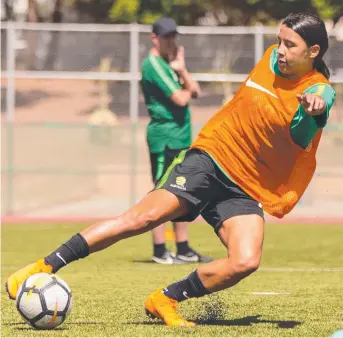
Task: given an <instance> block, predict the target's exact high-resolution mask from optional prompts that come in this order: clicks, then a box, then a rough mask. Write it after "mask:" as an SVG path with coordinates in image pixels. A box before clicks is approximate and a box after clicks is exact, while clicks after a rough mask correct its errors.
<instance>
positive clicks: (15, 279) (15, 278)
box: [5, 259, 52, 299]
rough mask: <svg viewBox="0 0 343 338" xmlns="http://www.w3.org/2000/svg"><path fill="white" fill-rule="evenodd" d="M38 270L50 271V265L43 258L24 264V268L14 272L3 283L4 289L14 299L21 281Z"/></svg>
mask: <svg viewBox="0 0 343 338" xmlns="http://www.w3.org/2000/svg"><path fill="white" fill-rule="evenodd" d="M39 272H46V273H51V272H52V266H51V265H46V264H45V263H44V259H40V260H38V261H37V262H36V263H33V264H29V265H26V266H25V267H24V268H22V269H20V270H18V271H16V272H14V273H13V274H12V275H11V276H9V278H8V279H7V282H6V284H5V287H6V291H7V293H8V295H9V297H10V298H11V299H16V297H17V293H18V290H19V288H20V286H21V284H23V282H24V281H25V280H26V279H27V278H28V277H30V276H32V275H34V274H35V273H39Z"/></svg>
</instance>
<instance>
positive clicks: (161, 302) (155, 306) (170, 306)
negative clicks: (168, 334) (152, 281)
mask: <svg viewBox="0 0 343 338" xmlns="http://www.w3.org/2000/svg"><path fill="white" fill-rule="evenodd" d="M162 291H163V289H158V290H156V291H154V292H153V293H152V294H151V295H150V296H149V297H148V298H147V299H146V301H145V312H146V314H147V315H148V316H149V317H151V318H159V319H162V320H163V321H164V322H165V324H166V325H168V326H186V327H194V326H195V323H193V322H188V321H187V320H185V319H183V318H182V317H181V316H180V315H179V314H178V313H177V312H176V309H177V306H178V304H179V303H178V302H177V301H176V300H174V299H172V298H169V297H167V296H166V295H165V294H164V293H163V292H162Z"/></svg>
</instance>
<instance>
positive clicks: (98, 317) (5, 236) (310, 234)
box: [1, 224, 343, 337]
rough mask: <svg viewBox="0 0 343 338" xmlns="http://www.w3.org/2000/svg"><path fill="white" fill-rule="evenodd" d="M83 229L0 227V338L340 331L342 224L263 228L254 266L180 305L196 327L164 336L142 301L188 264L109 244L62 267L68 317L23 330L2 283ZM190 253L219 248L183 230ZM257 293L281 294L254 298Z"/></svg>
mask: <svg viewBox="0 0 343 338" xmlns="http://www.w3.org/2000/svg"><path fill="white" fill-rule="evenodd" d="M84 226H85V225H84V224H79V225H75V224H74V225H73V224H41V225H2V228H1V231H2V250H1V253H2V261H1V264H2V271H1V277H2V282H1V285H2V286H1V300H2V319H1V323H2V333H1V336H16V337H19V336H21V337H61V336H63V337H85V336H93V337H95V336H96V337H109V336H131V337H132V336H147V337H150V336H152V337H153V336H155V337H156V336H198V337H199V336H206V337H210V336H212V337H213V336H217V337H218V336H223V337H224V336H226V337H229V336H240V337H242V336H249V337H251V336H258V337H276V336H278V337H280V336H282V337H295V336H297V337H323V336H331V334H332V333H333V332H335V331H336V330H338V329H340V328H343V322H342V318H343V316H342V315H343V226H339V225H272V224H270V225H267V227H266V235H265V243H264V254H263V261H262V266H261V269H260V270H259V271H257V272H256V273H255V274H254V275H252V276H250V277H248V278H247V279H246V280H244V281H242V282H241V283H240V284H238V285H237V286H235V287H233V288H232V289H229V290H225V291H222V292H220V293H217V294H214V295H211V296H206V297H204V298H202V299H195V300H194V299H192V300H189V301H187V302H184V303H182V304H181V307H180V311H181V313H182V314H183V315H184V316H185V317H186V318H187V319H190V320H196V321H197V322H198V324H199V325H198V326H197V327H196V328H194V329H190V328H173V329H171V328H168V327H166V326H164V325H162V324H161V323H160V322H158V321H152V320H149V319H148V318H147V317H146V316H145V314H144V309H143V303H144V300H145V297H146V296H147V295H148V294H149V293H150V292H152V291H154V290H155V289H156V288H158V287H162V286H166V285H168V284H169V283H171V282H173V281H175V280H176V279H180V278H181V277H183V276H186V275H187V274H188V273H190V272H191V271H193V270H194V269H195V268H196V265H195V264H191V265H175V266H162V265H157V264H153V263H150V262H149V260H150V257H151V237H150V234H145V235H142V236H139V237H136V238H132V239H130V240H126V241H123V242H121V243H118V244H117V245H116V246H114V247H111V248H109V249H107V250H105V251H103V252H100V253H97V254H95V255H93V256H91V257H88V258H87V259H86V260H83V261H79V262H76V263H73V264H71V265H70V266H69V267H67V268H66V269H64V270H61V271H60V273H59V276H60V277H62V278H63V279H65V280H66V281H67V283H68V284H69V286H70V287H71V289H72V292H73V302H74V304H73V310H72V312H71V315H70V316H69V317H68V319H67V320H66V322H65V323H64V324H63V325H62V326H61V327H60V328H57V329H56V330H53V331H36V330H34V329H31V328H30V327H29V326H28V325H27V324H26V323H24V322H23V321H22V319H21V317H20V316H19V314H18V313H17V310H16V308H15V303H14V302H13V301H10V300H9V299H8V298H7V295H6V294H5V290H4V286H3V284H4V280H5V279H6V277H7V276H8V275H9V274H10V273H11V272H13V271H15V270H16V269H18V268H20V267H22V266H23V265H25V264H27V263H30V262H32V261H34V260H36V259H37V258H40V257H43V256H44V255H46V254H48V253H50V252H51V251H52V250H53V249H55V248H56V247H57V246H58V245H60V244H61V242H64V241H65V240H67V239H68V238H69V237H70V236H71V235H73V234H74V233H75V232H77V231H79V230H80V229H82V228H83V227H84ZM190 238H191V239H192V245H193V246H194V248H195V249H199V251H200V250H201V252H203V253H205V254H208V255H211V256H213V257H217V258H219V257H223V256H224V255H225V254H226V251H225V248H224V247H223V246H222V245H221V243H220V241H219V239H218V238H217V237H216V235H215V234H214V233H213V231H212V229H211V228H210V227H209V226H208V225H206V224H192V225H191V226H190ZM261 292H275V293H281V294H274V295H263V294H254V293H261Z"/></svg>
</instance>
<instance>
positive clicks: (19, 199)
mask: <svg viewBox="0 0 343 338" xmlns="http://www.w3.org/2000/svg"><path fill="white" fill-rule="evenodd" d="M180 32H181V36H180V37H179V40H180V41H179V43H180V44H182V45H184V46H185V50H186V61H187V66H188V68H189V69H190V71H191V72H192V74H193V77H194V78H195V79H197V80H199V81H200V84H201V87H202V90H203V96H202V97H201V99H199V100H197V101H194V102H192V106H191V107H192V113H193V125H194V135H196V133H197V130H198V129H199V128H200V127H201V126H202V125H203V124H204V123H205V121H206V120H207V119H208V118H209V117H210V116H211V115H213V114H214V113H215V112H216V110H217V109H218V108H219V107H220V106H221V105H222V103H223V102H225V101H226V100H227V99H230V97H231V96H232V95H233V93H234V92H235V90H236V89H237V88H238V87H239V85H240V84H241V83H242V82H243V81H244V79H245V77H246V74H247V73H249V72H250V70H251V68H252V67H253V66H254V64H255V63H256V62H257V61H258V60H259V59H260V58H261V56H262V55H263V52H264V50H265V49H266V48H267V47H268V46H269V45H270V44H272V43H274V42H275V41H276V39H275V35H276V33H277V28H273V27H272V28H270V27H262V26H256V27H180ZM1 39H2V45H1V61H2V62H1V65H2V66H1V67H2V68H1V71H2V73H1V81H2V102H1V108H2V115H3V118H2V129H1V131H2V133H1V140H2V167H1V170H2V201H3V203H2V215H3V216H22V217H107V216H113V215H115V214H117V213H119V212H121V211H123V210H124V209H125V208H127V207H128V206H129V205H131V204H132V203H133V202H134V201H136V200H137V199H139V198H140V197H141V196H143V195H144V193H146V192H147V191H148V190H149V189H150V188H151V187H152V183H151V179H150V175H149V173H150V167H149V160H148V153H147V147H146V144H145V126H146V124H147V122H148V118H147V112H146V109H145V107H144V103H143V98H142V95H141V93H140V90H139V80H140V72H139V68H140V63H141V62H142V60H143V59H144V57H145V56H146V55H147V53H148V51H149V48H150V41H149V40H150V27H149V26H142V25H136V24H132V25H80V24H61V25H55V24H28V23H20V24H19V23H11V22H7V23H3V24H2V27H1ZM330 44H331V48H330V50H329V51H328V53H327V55H326V62H327V63H328V65H329V67H330V68H331V71H332V73H333V76H332V83H333V85H334V87H335V89H336V91H337V102H336V105H335V107H334V109H333V111H332V117H331V123H330V125H329V126H328V128H327V129H326V132H325V136H324V137H325V138H324V141H323V145H322V147H321V149H320V152H319V157H318V159H319V161H318V162H319V167H318V171H317V177H316V180H314V182H313V183H312V184H311V187H310V189H309V191H308V193H307V194H306V195H305V196H304V198H303V199H302V203H301V204H300V206H299V208H297V210H296V213H295V214H296V215H298V216H302V217H310V218H312V217H321V218H324V217H325V218H326V217H342V216H343V211H342V208H339V205H342V203H343V193H342V192H341V189H338V188H337V187H339V186H343V171H342V165H343V136H342V135H343V130H342V123H343V116H342V108H343V58H342V55H343V41H340V40H339V38H338V34H337V35H335V34H334V35H332V36H331V38H330ZM106 62H107V63H106ZM104 65H107V66H104ZM103 66H104V67H103ZM104 91H105V92H106V93H105V94H106V95H105V96H104V97H103V94H104ZM103 102H105V106H106V108H108V109H110V110H111V111H112V112H113V113H114V114H115V116H116V117H117V122H118V123H117V124H115V125H107V124H106V123H105V124H104V123H102V122H103V120H101V118H100V123H94V119H92V117H93V116H94V111H96V107H98V106H99V104H100V105H103ZM98 122H99V121H98ZM318 206H321V208H319V207H318Z"/></svg>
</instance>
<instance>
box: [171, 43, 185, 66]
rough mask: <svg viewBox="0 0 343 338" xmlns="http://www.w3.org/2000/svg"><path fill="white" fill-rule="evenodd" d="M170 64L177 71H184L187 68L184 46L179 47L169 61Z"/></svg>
mask: <svg viewBox="0 0 343 338" xmlns="http://www.w3.org/2000/svg"><path fill="white" fill-rule="evenodd" d="M169 65H170V67H171V68H172V69H174V70H175V71H176V72H182V71H184V70H185V69H186V62H185V49H184V48H183V46H179V47H178V48H177V50H176V53H175V57H174V58H173V60H171V61H170V62H169Z"/></svg>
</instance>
